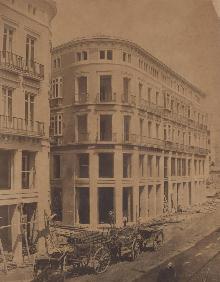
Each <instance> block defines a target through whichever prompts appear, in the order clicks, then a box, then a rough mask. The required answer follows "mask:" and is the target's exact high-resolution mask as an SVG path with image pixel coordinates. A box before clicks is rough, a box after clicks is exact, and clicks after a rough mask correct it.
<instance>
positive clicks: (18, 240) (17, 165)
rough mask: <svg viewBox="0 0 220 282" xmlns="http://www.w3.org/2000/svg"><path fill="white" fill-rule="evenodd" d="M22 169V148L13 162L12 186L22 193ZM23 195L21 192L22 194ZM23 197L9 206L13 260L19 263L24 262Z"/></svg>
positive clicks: (17, 151)
mask: <svg viewBox="0 0 220 282" xmlns="http://www.w3.org/2000/svg"><path fill="white" fill-rule="evenodd" d="M21 171H22V150H20V149H19V150H16V151H15V152H14V162H13V180H12V181H13V182H12V187H13V190H14V191H15V192H20V193H21V187H22V185H21V182H22V179H21ZM20 195H21V194H20ZM21 202H22V198H21V199H18V201H17V205H13V206H8V209H10V210H11V213H12V214H13V215H12V218H11V225H12V227H11V236H12V250H13V261H14V262H16V263H17V264H22V260H23V257H22V237H21V226H20V222H21V212H20V207H21V206H20V204H21Z"/></svg>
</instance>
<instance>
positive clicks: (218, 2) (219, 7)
mask: <svg viewBox="0 0 220 282" xmlns="http://www.w3.org/2000/svg"><path fill="white" fill-rule="evenodd" d="M212 2H213V4H214V7H215V9H216V13H217V14H218V16H219V17H220V0H212Z"/></svg>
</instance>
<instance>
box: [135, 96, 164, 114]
mask: <svg viewBox="0 0 220 282" xmlns="http://www.w3.org/2000/svg"><path fill="white" fill-rule="evenodd" d="M139 108H140V109H141V110H144V111H147V112H149V113H152V114H156V115H161V114H162V108H161V107H160V106H159V105H157V104H154V103H152V102H149V101H147V100H145V99H140V101H139Z"/></svg>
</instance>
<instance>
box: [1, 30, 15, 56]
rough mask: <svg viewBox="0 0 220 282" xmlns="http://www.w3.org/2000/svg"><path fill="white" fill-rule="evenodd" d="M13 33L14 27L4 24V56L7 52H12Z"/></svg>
mask: <svg viewBox="0 0 220 282" xmlns="http://www.w3.org/2000/svg"><path fill="white" fill-rule="evenodd" d="M13 33H14V29H13V28H11V27H9V26H7V25H5V26H4V34H3V48H2V51H3V57H4V58H5V57H6V56H7V55H6V52H10V53H11V52H12V42H13Z"/></svg>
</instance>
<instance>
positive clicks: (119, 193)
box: [114, 146, 123, 226]
mask: <svg viewBox="0 0 220 282" xmlns="http://www.w3.org/2000/svg"><path fill="white" fill-rule="evenodd" d="M122 175H123V154H122V148H121V146H116V148H115V158H114V176H115V194H114V195H115V220H116V226H122V218H123V211H122V208H123V207H122V198H123V187H122Z"/></svg>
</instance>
